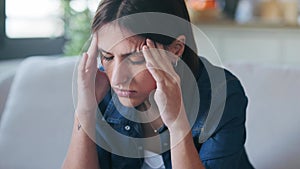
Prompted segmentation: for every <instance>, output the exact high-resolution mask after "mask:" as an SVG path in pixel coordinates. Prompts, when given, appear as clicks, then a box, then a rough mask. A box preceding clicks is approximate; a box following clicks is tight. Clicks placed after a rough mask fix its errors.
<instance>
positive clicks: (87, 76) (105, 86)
mask: <svg viewBox="0 0 300 169" xmlns="http://www.w3.org/2000/svg"><path fill="white" fill-rule="evenodd" d="M97 44H98V38H97V35H96V34H94V35H93V37H92V42H91V44H90V47H89V49H88V51H87V53H84V54H83V56H82V58H81V60H80V63H79V66H78V79H77V85H78V86H77V87H78V100H77V107H76V112H77V113H83V114H89V115H92V113H95V112H96V110H97V108H98V104H99V103H100V101H101V100H102V99H103V98H104V96H105V95H106V93H107V92H108V90H109V88H110V86H109V81H108V78H107V76H106V73H105V72H102V71H100V70H99V69H98V67H97V56H98V47H97Z"/></svg>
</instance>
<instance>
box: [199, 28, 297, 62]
mask: <svg viewBox="0 0 300 169" xmlns="http://www.w3.org/2000/svg"><path fill="white" fill-rule="evenodd" d="M198 28H200V30H201V31H203V32H204V33H205V34H206V35H207V36H208V38H209V39H210V40H211V42H212V44H213V45H214V46H215V48H216V50H217V52H218V53H219V56H220V59H221V61H222V62H228V61H250V62H259V63H268V64H280V65H295V66H297V65H298V66H299V65H300V28H299V27H298V28H297V27H295V28H291V27H290V28H284V27H283V28H267V27H265V28H256V27H242V26H230V25H229V26H224V25H219V26H218V25H201V26H198ZM195 36H196V37H197V38H196V39H197V41H198V42H200V43H204V42H203V41H202V40H201V38H203V36H201V35H200V36H199V34H197V33H196V34H195ZM201 46H202V48H201V47H199V48H200V49H199V53H200V54H201V55H204V56H207V55H211V54H212V51H211V50H207V49H205V46H203V44H202V45H201Z"/></svg>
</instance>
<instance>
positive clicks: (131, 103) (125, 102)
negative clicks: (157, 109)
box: [118, 97, 144, 107]
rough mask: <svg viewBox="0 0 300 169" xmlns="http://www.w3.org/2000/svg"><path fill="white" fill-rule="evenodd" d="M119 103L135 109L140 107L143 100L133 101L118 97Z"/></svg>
mask: <svg viewBox="0 0 300 169" xmlns="http://www.w3.org/2000/svg"><path fill="white" fill-rule="evenodd" d="M118 98H119V100H120V103H121V104H122V105H123V106H125V107H137V106H139V105H141V104H142V103H143V102H144V100H142V99H133V98H125V97H118Z"/></svg>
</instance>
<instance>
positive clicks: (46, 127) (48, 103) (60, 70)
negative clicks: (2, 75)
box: [0, 57, 77, 169]
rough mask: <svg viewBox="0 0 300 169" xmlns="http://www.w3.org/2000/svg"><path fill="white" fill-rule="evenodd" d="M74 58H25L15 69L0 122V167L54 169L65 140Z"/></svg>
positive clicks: (70, 116)
mask: <svg viewBox="0 0 300 169" xmlns="http://www.w3.org/2000/svg"><path fill="white" fill-rule="evenodd" d="M76 61H77V58H76V57H63V58H58V57H31V58H28V59H26V60H24V61H23V62H22V63H21V65H20V67H19V69H18V70H17V72H16V76H15V79H14V81H13V84H12V87H11V90H10V93H9V96H8V100H7V104H6V107H5V110H4V112H3V115H2V118H1V123H0V168H3V169H4V168H5V169H54V168H60V167H61V164H62V162H63V160H64V157H65V154H66V152H67V148H68V144H69V141H70V136H71V131H72V123H73V114H74V107H73V102H72V76H73V75H72V74H73V69H74V66H75V63H76Z"/></svg>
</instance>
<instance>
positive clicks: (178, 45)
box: [167, 35, 185, 57]
mask: <svg viewBox="0 0 300 169" xmlns="http://www.w3.org/2000/svg"><path fill="white" fill-rule="evenodd" d="M167 49H168V51H169V52H172V53H173V54H174V55H176V56H177V57H181V56H182V54H183V52H184V49H185V36H184V35H180V36H178V37H177V38H176V40H174V41H173V42H172V43H171V44H170V45H168V46H167Z"/></svg>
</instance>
